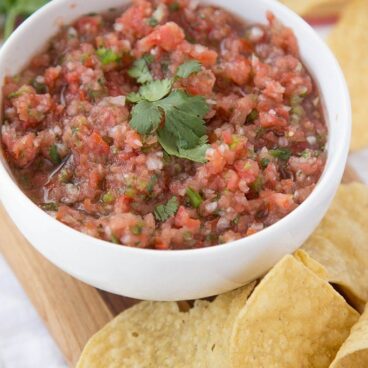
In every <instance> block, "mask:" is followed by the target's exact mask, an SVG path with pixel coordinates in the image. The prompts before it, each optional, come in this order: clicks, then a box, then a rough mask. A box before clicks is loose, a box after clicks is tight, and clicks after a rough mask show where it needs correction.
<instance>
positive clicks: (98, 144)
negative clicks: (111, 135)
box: [87, 132, 110, 155]
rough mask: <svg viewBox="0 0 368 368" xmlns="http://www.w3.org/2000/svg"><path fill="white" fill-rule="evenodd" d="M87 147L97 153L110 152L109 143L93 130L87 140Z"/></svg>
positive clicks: (104, 153) (105, 153)
mask: <svg viewBox="0 0 368 368" xmlns="http://www.w3.org/2000/svg"><path fill="white" fill-rule="evenodd" d="M87 145H88V148H89V149H90V150H91V151H92V152H95V153H97V154H103V155H107V154H108V153H109V152H110V147H109V145H108V144H107V143H106V142H105V141H104V140H103V138H102V137H101V136H100V135H99V134H98V133H97V132H93V133H92V134H91V135H90V136H89V138H88V140H87Z"/></svg>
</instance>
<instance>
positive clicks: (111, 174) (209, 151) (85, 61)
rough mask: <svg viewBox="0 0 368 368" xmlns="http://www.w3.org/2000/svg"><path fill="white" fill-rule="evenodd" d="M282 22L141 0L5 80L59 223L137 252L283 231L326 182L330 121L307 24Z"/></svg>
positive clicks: (28, 157) (40, 194)
mask: <svg viewBox="0 0 368 368" xmlns="http://www.w3.org/2000/svg"><path fill="white" fill-rule="evenodd" d="M268 21H269V23H268V25H261V24H249V23H243V22H241V21H239V19H237V18H236V17H234V16H233V15H232V14H229V13H228V12H226V11H225V10H222V9H220V8H217V7H214V6H207V5H199V4H198V2H195V1H189V0H151V1H147V0H136V1H134V2H133V3H132V4H131V6H129V8H127V9H125V10H124V11H121V12H120V13H117V12H116V11H110V12H108V13H106V14H103V15H100V14H89V15H86V16H84V17H82V18H80V19H78V20H77V21H76V22H74V24H72V25H70V26H66V27H64V28H63V29H62V30H61V31H60V33H59V34H58V35H57V36H56V37H54V38H53V39H52V40H51V42H50V43H49V46H48V48H47V50H46V51H44V52H42V53H41V54H39V55H37V56H36V57H34V58H33V60H32V61H31V62H30V64H29V65H28V67H27V68H26V69H25V70H24V71H23V72H22V73H20V74H19V75H16V76H13V77H8V78H7V79H6V83H5V86H4V89H3V92H4V103H3V111H4V121H3V124H2V130H1V132H2V135H1V140H2V144H3V147H4V151H5V154H6V157H7V159H8V161H9V164H10V166H11V168H12V169H13V172H14V174H15V176H16V178H17V179H18V181H19V185H20V186H21V187H22V188H23V190H24V191H25V192H26V193H27V194H28V195H29V196H30V198H31V199H32V200H33V201H35V203H37V204H38V205H39V206H40V207H41V208H43V209H44V210H45V211H47V212H48V213H49V214H50V215H52V216H54V217H55V218H56V219H58V220H59V221H61V222H63V223H65V224H67V225H69V226H71V227H73V228H74V229H77V230H79V231H82V232H84V233H86V234H89V235H91V236H94V237H97V238H101V239H105V240H108V241H111V242H113V243H117V244H124V245H127V246H131V247H140V248H156V249H185V248H199V247H206V246H212V245H216V244H220V243H226V242H229V241H232V240H236V239H239V238H242V237H245V236H248V235H251V234H254V233H256V232H258V231H260V230H262V229H263V228H265V227H267V226H270V225H272V224H274V223H275V222H276V221H278V220H280V219H281V218H283V217H284V216H286V215H287V214H288V213H290V212H291V211H292V210H294V209H295V208H296V207H297V206H298V205H300V204H301V203H302V202H303V201H304V200H305V199H306V198H307V197H308V195H309V194H310V193H311V191H312V190H313V188H314V187H315V185H316V183H317V181H318V179H319V177H320V175H321V173H322V171H323V168H324V165H325V161H326V153H325V143H326V136H327V128H326V124H325V121H324V117H323V114H322V109H321V102H320V97H319V94H318V90H317V88H316V86H315V84H314V83H313V80H312V78H311V76H310V74H309V73H308V70H307V69H306V68H305V66H304V65H303V63H302V61H301V60H300V56H299V51H298V43H297V40H296V38H295V36H294V34H293V32H292V31H291V30H290V29H288V28H286V27H284V26H283V25H282V24H281V23H280V22H279V21H278V20H277V19H275V17H274V16H273V15H272V14H269V15H268Z"/></svg>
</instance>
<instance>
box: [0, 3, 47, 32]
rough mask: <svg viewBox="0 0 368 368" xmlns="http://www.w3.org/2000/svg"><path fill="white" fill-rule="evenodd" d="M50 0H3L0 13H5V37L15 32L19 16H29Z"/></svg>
mask: <svg viewBox="0 0 368 368" xmlns="http://www.w3.org/2000/svg"><path fill="white" fill-rule="evenodd" d="M47 2H48V0H3V1H1V3H0V14H5V25H4V37H5V38H7V37H9V36H10V34H11V33H12V32H13V30H14V28H15V25H16V22H17V20H18V17H20V16H24V17H27V16H28V15H31V14H32V13H33V12H35V11H36V10H38V9H39V8H41V6H43V5H45V4H46V3H47Z"/></svg>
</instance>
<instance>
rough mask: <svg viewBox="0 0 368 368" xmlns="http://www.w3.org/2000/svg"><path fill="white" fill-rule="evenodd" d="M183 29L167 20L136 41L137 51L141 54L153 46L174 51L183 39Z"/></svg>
mask: <svg viewBox="0 0 368 368" xmlns="http://www.w3.org/2000/svg"><path fill="white" fill-rule="evenodd" d="M184 37H185V34H184V31H183V30H182V29H181V28H180V27H179V26H178V25H177V24H176V23H174V22H168V23H166V24H164V25H162V26H159V27H157V28H156V29H155V30H154V31H153V32H152V33H150V34H149V35H148V36H146V37H145V38H143V39H141V40H139V41H138V42H137V47H136V50H137V53H138V55H143V54H144V53H146V52H147V51H149V50H151V49H152V48H153V47H154V46H159V47H161V48H162V49H164V50H165V51H174V50H175V49H176V47H177V46H178V45H179V44H180V43H181V42H182V41H183V40H184Z"/></svg>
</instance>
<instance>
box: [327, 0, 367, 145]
mask: <svg viewBox="0 0 368 368" xmlns="http://www.w3.org/2000/svg"><path fill="white" fill-rule="evenodd" d="M367 25H368V1H367V0H352V1H351V2H350V3H349V5H348V6H347V7H346V8H345V9H344V12H343V15H342V17H341V19H340V21H339V23H338V25H337V26H336V28H335V29H334V30H333V31H332V33H331V35H330V37H329V44H330V46H331V48H332V50H333V51H334V53H335V55H336V56H337V58H338V60H339V62H340V64H341V67H342V69H343V71H344V74H345V77H346V79H347V82H348V85H349V89H350V95H351V99H352V109H353V135H352V142H351V149H352V150H357V149H361V148H364V147H368V109H367V99H368V63H367V60H368V46H367V45H368V32H367Z"/></svg>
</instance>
